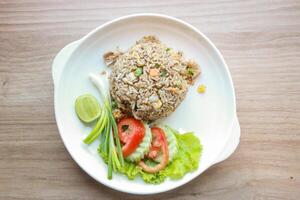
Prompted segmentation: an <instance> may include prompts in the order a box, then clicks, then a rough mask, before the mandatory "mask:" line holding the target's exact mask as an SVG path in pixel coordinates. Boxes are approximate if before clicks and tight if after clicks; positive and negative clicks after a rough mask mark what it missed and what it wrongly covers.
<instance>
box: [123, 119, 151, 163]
mask: <svg viewBox="0 0 300 200" xmlns="http://www.w3.org/2000/svg"><path fill="white" fill-rule="evenodd" d="M145 131H146V130H145V126H144V124H143V122H141V121H140V120H137V119H134V118H133V117H128V118H123V119H121V120H120V121H119V123H118V132H119V137H120V140H121V142H122V144H124V146H123V147H122V153H123V156H124V157H125V158H126V157H127V156H129V155H130V154H131V153H133V152H134V151H135V149H136V148H137V147H138V146H139V144H140V143H141V142H142V140H143V138H144V136H145Z"/></svg>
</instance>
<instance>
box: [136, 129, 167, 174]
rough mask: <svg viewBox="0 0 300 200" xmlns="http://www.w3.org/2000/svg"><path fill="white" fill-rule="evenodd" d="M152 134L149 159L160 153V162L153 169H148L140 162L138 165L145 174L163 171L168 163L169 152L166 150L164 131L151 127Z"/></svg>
mask: <svg viewBox="0 0 300 200" xmlns="http://www.w3.org/2000/svg"><path fill="white" fill-rule="evenodd" d="M151 133H152V145H151V148H150V152H149V154H148V157H149V158H155V157H156V156H157V155H158V153H159V152H160V151H161V152H162V155H163V156H162V160H161V162H160V163H159V164H157V165H156V166H154V167H150V166H148V165H146V164H145V163H144V161H140V162H139V165H140V166H141V167H142V169H143V170H144V171H145V172H149V173H156V172H158V171H160V170H162V169H164V168H165V167H166V166H167V164H168V161H169V150H168V142H167V139H166V136H165V133H164V131H163V130H162V129H161V128H158V127H153V128H151Z"/></svg>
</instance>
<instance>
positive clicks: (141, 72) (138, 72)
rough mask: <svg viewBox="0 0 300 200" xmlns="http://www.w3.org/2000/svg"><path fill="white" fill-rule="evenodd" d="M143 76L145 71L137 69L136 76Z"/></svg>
mask: <svg viewBox="0 0 300 200" xmlns="http://www.w3.org/2000/svg"><path fill="white" fill-rule="evenodd" d="M142 74H143V69H142V68H137V69H136V70H135V71H134V75H135V76H136V77H139V76H141V75H142Z"/></svg>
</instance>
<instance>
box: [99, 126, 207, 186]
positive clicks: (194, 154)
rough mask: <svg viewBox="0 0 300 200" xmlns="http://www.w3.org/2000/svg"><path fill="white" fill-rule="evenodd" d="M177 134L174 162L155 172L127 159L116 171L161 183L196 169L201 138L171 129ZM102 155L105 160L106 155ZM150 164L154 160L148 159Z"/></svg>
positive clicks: (151, 182)
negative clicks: (145, 169) (145, 170)
mask: <svg viewBox="0 0 300 200" xmlns="http://www.w3.org/2000/svg"><path fill="white" fill-rule="evenodd" d="M171 130H172V132H173V133H174V135H175V136H176V139H177V142H178V147H179V150H178V153H177V154H176V155H175V156H174V159H173V160H172V162H170V163H169V164H168V166H167V167H166V168H165V169H163V170H161V171H159V172H157V173H154V174H150V173H147V172H144V171H143V170H142V168H141V167H140V166H138V165H137V164H135V163H131V162H128V161H125V164H124V166H122V167H120V168H118V169H116V170H115V171H116V172H119V173H121V174H124V175H125V176H127V177H128V179H129V180H133V179H135V178H137V177H138V176H139V177H141V178H142V179H143V180H144V181H145V182H146V183H150V184H159V183H162V182H164V180H165V179H166V178H167V177H169V178H170V179H180V178H182V177H183V176H184V175H185V174H187V173H189V172H192V171H195V170H196V169H197V168H198V166H199V160H200V156H201V152H202V145H201V143H200V140H199V138H197V137H196V136H195V135H194V134H193V133H191V132H189V133H184V134H180V133H178V132H177V131H176V130H174V129H171ZM100 156H101V157H102V158H103V159H104V161H105V160H107V158H105V157H106V156H104V155H101V154H100ZM146 163H147V164H148V165H153V162H152V163H151V161H146Z"/></svg>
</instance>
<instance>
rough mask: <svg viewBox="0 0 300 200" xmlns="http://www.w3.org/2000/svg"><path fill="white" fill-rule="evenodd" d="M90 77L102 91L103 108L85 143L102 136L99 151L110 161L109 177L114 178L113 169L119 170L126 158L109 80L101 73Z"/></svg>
mask: <svg viewBox="0 0 300 200" xmlns="http://www.w3.org/2000/svg"><path fill="white" fill-rule="evenodd" d="M90 79H91V81H92V82H93V84H94V85H95V86H96V87H97V88H98V90H99V92H100V96H101V99H102V101H103V102H102V103H103V108H102V110H101V114H100V117H99V119H98V122H97V123H96V126H95V127H94V128H93V130H92V131H91V132H90V134H89V135H88V136H87V137H86V138H85V139H84V143H86V144H91V143H92V142H94V141H95V140H96V139H97V138H100V144H99V149H98V151H99V154H100V155H101V156H102V157H103V159H104V161H105V162H107V163H108V172H107V178H108V179H112V173H113V171H117V170H118V169H120V168H121V167H122V166H123V165H124V158H123V154H122V148H121V143H120V139H119V133H118V128H117V123H116V120H115V118H114V117H113V114H112V102H111V98H110V94H109V90H108V86H107V82H108V80H107V77H105V78H104V77H103V75H100V74H90ZM104 81H106V83H104ZM99 136H100V137H99Z"/></svg>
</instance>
